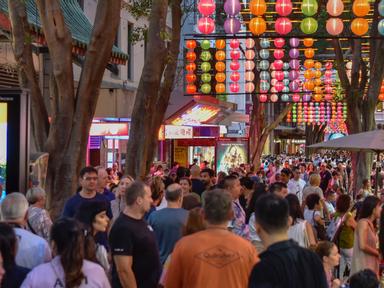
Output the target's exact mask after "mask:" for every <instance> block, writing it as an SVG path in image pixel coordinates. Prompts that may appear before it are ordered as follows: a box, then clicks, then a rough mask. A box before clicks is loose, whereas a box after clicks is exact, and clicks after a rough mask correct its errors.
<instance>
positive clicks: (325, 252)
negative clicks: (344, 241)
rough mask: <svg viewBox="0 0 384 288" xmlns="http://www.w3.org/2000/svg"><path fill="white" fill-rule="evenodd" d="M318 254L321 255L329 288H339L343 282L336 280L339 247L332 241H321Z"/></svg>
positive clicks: (317, 248)
mask: <svg viewBox="0 0 384 288" xmlns="http://www.w3.org/2000/svg"><path fill="white" fill-rule="evenodd" d="M315 251H316V254H317V255H319V258H320V259H321V262H322V263H323V267H324V272H325V276H326V277H327V282H328V287H329V288H339V287H340V285H341V282H340V280H339V279H337V278H334V273H333V272H334V269H335V267H336V266H338V265H339V262H340V254H339V251H338V249H337V246H336V245H335V244H334V243H333V242H330V241H321V242H319V243H318V244H317V246H316V249H315Z"/></svg>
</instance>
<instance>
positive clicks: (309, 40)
mask: <svg viewBox="0 0 384 288" xmlns="http://www.w3.org/2000/svg"><path fill="white" fill-rule="evenodd" d="M313 42H314V40H313V38H304V40H303V44H304V46H305V47H311V46H312V45H313Z"/></svg>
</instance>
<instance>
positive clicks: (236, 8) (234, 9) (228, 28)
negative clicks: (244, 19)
mask: <svg viewBox="0 0 384 288" xmlns="http://www.w3.org/2000/svg"><path fill="white" fill-rule="evenodd" d="M240 10H241V4H240V1H239V0H227V1H225V3H224V11H225V13H226V14H227V16H228V18H227V19H226V20H225V22H224V30H225V33H227V34H236V33H237V32H239V30H240V27H241V23H240V20H239V19H237V15H238V14H239V13H240Z"/></svg>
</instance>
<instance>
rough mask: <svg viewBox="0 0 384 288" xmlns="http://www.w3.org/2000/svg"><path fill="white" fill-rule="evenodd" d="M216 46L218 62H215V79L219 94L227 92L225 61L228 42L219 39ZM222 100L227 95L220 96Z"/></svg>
mask: <svg viewBox="0 0 384 288" xmlns="http://www.w3.org/2000/svg"><path fill="white" fill-rule="evenodd" d="M215 46H216V53H215V59H216V61H217V62H216V64H215V70H216V75H215V80H216V86H215V91H216V93H217V94H219V95H220V94H223V93H225V79H226V75H225V63H224V62H223V61H225V58H226V55H225V50H224V49H225V46H226V42H225V40H223V39H218V40H216V42H215ZM218 98H219V99H220V100H225V97H224V96H223V95H220V96H218Z"/></svg>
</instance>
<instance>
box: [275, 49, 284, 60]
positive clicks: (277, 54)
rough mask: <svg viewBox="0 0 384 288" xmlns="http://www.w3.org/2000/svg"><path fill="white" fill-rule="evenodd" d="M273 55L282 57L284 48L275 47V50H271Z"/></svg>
mask: <svg viewBox="0 0 384 288" xmlns="http://www.w3.org/2000/svg"><path fill="white" fill-rule="evenodd" d="M273 57H275V59H278V60H279V59H282V58H283V57H284V50H283V49H276V50H275V51H273Z"/></svg>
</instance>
